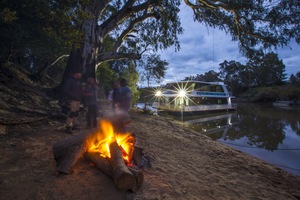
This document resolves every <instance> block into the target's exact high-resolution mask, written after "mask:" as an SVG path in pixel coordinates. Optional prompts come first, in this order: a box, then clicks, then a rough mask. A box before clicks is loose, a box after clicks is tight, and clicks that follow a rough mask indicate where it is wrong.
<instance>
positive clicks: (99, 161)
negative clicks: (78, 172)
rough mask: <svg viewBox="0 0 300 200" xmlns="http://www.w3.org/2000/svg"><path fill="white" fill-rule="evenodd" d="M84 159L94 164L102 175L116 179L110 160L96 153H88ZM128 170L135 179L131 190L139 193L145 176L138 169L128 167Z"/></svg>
mask: <svg viewBox="0 0 300 200" xmlns="http://www.w3.org/2000/svg"><path fill="white" fill-rule="evenodd" d="M84 158H85V159H86V160H88V161H90V162H91V163H93V164H94V165H95V167H96V168H97V169H99V170H100V171H101V172H102V173H104V174H106V175H107V176H109V177H111V178H113V177H114V175H113V170H112V166H111V164H110V160H109V159H108V158H104V157H102V156H100V155H99V154H98V153H96V152H86V153H85V154H84ZM128 169H129V171H130V172H131V173H132V175H133V176H134V178H135V182H134V184H133V185H131V188H130V190H131V191H133V192H137V191H138V190H139V189H140V187H141V186H142V184H143V181H144V174H143V172H142V171H141V170H136V169H133V168H130V167H128ZM122 181H124V180H122Z"/></svg>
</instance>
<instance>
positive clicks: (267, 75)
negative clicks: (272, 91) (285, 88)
mask: <svg viewBox="0 0 300 200" xmlns="http://www.w3.org/2000/svg"><path fill="white" fill-rule="evenodd" d="M246 65H247V66H249V67H250V68H251V69H252V71H253V82H254V83H253V84H254V85H255V86H267V85H280V84H283V83H284V81H285V79H286V73H285V65H284V64H283V61H282V60H280V59H279V58H278V54H275V53H272V52H271V53H267V54H266V55H262V56H259V57H256V58H252V59H249V61H248V62H247V64H246Z"/></svg>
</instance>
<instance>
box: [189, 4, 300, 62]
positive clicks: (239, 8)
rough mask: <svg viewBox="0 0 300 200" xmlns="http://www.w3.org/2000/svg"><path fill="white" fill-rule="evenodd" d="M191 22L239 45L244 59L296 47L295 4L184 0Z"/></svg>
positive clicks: (298, 16)
mask: <svg viewBox="0 0 300 200" xmlns="http://www.w3.org/2000/svg"><path fill="white" fill-rule="evenodd" d="M184 2H185V4H186V5H188V6H189V7H190V8H191V9H192V10H193V12H194V19H195V20H196V21H198V22H200V23H204V24H205V25H207V26H210V27H214V28H219V29H221V30H223V31H225V32H226V33H229V34H230V35H231V36H232V40H234V41H238V42H239V48H240V50H241V52H242V53H244V54H245V55H246V56H247V57H251V56H253V55H255V54H256V53H257V52H259V51H261V50H262V49H271V48H273V47H275V48H276V47H280V46H285V45H287V44H288V43H289V41H290V40H291V39H295V41H296V42H297V43H298V44H299V43H300V24H299V20H300V11H299V10H300V1H298V0H247V1H246V0H191V1H189V0H184Z"/></svg>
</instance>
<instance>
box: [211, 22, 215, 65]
mask: <svg viewBox="0 0 300 200" xmlns="http://www.w3.org/2000/svg"><path fill="white" fill-rule="evenodd" d="M214 65H215V29H214V28H213V66H212V67H215V66H214Z"/></svg>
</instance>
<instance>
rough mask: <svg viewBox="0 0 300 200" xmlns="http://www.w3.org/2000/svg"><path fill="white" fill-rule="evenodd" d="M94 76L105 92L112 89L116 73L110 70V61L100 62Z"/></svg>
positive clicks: (116, 76)
mask: <svg viewBox="0 0 300 200" xmlns="http://www.w3.org/2000/svg"><path fill="white" fill-rule="evenodd" d="M96 77H97V80H98V82H99V83H100V85H101V86H102V87H103V88H104V91H105V93H106V94H108V92H109V91H110V90H111V89H112V86H113V82H114V81H115V80H117V78H118V75H117V74H116V72H115V71H114V70H112V68H111V65H110V63H102V64H100V65H99V66H98V67H97V71H96Z"/></svg>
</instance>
